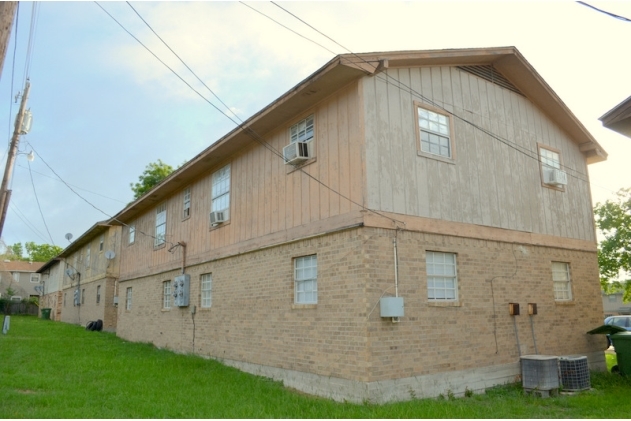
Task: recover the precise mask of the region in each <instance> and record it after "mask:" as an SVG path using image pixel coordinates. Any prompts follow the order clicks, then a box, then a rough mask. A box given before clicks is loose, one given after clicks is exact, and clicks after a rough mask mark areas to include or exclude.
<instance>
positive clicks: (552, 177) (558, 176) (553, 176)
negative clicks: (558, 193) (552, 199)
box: [543, 168, 567, 187]
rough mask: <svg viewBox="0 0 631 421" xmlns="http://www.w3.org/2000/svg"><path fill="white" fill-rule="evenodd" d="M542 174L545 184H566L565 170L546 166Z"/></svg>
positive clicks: (558, 185)
mask: <svg viewBox="0 0 631 421" xmlns="http://www.w3.org/2000/svg"><path fill="white" fill-rule="evenodd" d="M543 176H544V182H545V183H546V184H552V185H555V186H557V187H561V186H565V185H566V184H567V174H566V172H565V171H561V170H557V169H556V168H546V169H545V171H544V172H543Z"/></svg>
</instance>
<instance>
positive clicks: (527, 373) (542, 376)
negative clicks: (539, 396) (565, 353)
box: [521, 355, 559, 392]
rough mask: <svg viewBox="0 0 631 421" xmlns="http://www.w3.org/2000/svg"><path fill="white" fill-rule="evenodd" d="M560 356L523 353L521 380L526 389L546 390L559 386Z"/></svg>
mask: <svg viewBox="0 0 631 421" xmlns="http://www.w3.org/2000/svg"><path fill="white" fill-rule="evenodd" d="M558 365H559V358H558V357H556V356H552V355H523V356H522V357H521V382H522V386H523V388H524V390H529V391H534V390H536V391H545V392H549V391H551V390H556V389H558V388H559V367H558Z"/></svg>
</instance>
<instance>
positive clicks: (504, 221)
mask: <svg viewBox="0 0 631 421" xmlns="http://www.w3.org/2000/svg"><path fill="white" fill-rule="evenodd" d="M387 75H388V76H391V78H388V79H387V78H386V75H385V74H383V73H382V74H380V75H377V76H375V77H372V78H368V77H367V78H364V82H363V85H362V86H363V87H364V88H363V91H364V92H363V95H364V98H365V104H364V109H365V116H364V119H365V124H366V128H365V130H366V166H367V169H366V176H367V187H366V191H367V204H368V207H369V208H371V209H375V210H383V211H390V212H396V213H401V214H408V215H417V216H423V217H429V218H437V219H444V220H448V221H457V222H464V223H471V224H477V225H486V226H492V227H500V228H505V229H511V230H519V231H526V232H534V233H540V234H549V235H555V236H561V237H568V238H577V239H584V240H588V241H595V238H594V229H593V215H592V209H591V202H590V193H589V185H588V184H589V181H588V175H587V166H586V162H585V158H584V157H583V155H582V154H581V153H580V151H579V148H578V146H577V145H576V144H575V143H574V142H572V140H571V138H570V137H569V136H568V135H567V134H566V133H565V132H564V131H563V130H562V129H561V128H560V127H558V126H557V125H556V124H555V123H554V122H552V121H551V120H550V119H549V118H548V117H547V116H546V115H544V114H543V113H542V112H541V111H540V110H539V109H538V108H537V107H536V106H535V105H534V104H532V103H531V102H530V101H529V100H528V99H527V98H525V97H523V96H521V95H519V94H516V93H514V92H512V91H510V90H508V89H505V88H502V87H500V86H497V85H494V84H492V83H491V82H488V81H486V80H484V79H481V78H479V77H477V76H475V75H472V74H470V73H467V72H464V71H461V70H458V69H457V68H455V67H426V68H409V69H408V68H405V69H388V70H387ZM394 80H398V81H400V82H401V85H398V84H396V82H393V81H394ZM404 85H406V86H407V87H406V86H404ZM408 87H411V89H412V91H413V93H411V92H410V89H409V88H408ZM421 95H422V96H423V97H425V98H428V99H429V100H431V101H433V102H435V103H436V104H438V105H439V106H441V107H444V108H445V109H447V110H448V111H450V112H453V113H455V114H456V115H458V116H460V117H462V119H464V120H467V121H469V122H471V123H473V124H475V125H476V126H480V127H482V128H484V129H485V130H487V131H489V132H491V133H493V134H496V135H498V136H499V137H500V138H502V139H506V140H507V141H508V142H507V143H509V144H510V146H507V145H506V144H504V143H502V142H501V141H500V140H497V139H494V138H493V137H491V136H489V135H488V134H486V133H484V132H483V131H481V130H479V129H477V128H475V127H474V126H472V125H471V124H467V123H466V122H464V121H463V120H461V119H458V118H453V117H452V118H453V119H454V133H453V135H452V136H453V139H454V142H453V145H454V146H453V147H454V154H455V155H454V156H455V159H454V163H453V164H452V163H446V162H442V161H439V160H436V159H431V158H427V157H424V156H418V155H417V153H416V151H417V145H416V142H418V140H417V135H416V125H415V118H416V112H415V108H414V101H419V102H421V103H426V101H425V100H423V99H422V98H421ZM537 143H541V144H544V145H548V146H550V147H552V148H556V149H559V150H560V151H561V160H562V164H563V165H564V166H565V167H567V168H564V170H565V171H566V172H567V174H568V184H567V186H566V187H565V191H564V192H561V191H557V190H554V189H550V188H546V187H543V186H542V185H541V176H540V171H539V162H538V151H537ZM527 155H530V156H527ZM533 158H534V159H533Z"/></svg>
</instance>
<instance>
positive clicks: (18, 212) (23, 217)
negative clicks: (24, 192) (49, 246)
mask: <svg viewBox="0 0 631 421" xmlns="http://www.w3.org/2000/svg"><path fill="white" fill-rule="evenodd" d="M9 206H10V207H11V208H15V209H13V210H15V211H16V213H15V216H17V217H18V218H19V219H20V220H21V221H22V222H23V223H24V225H26V227H27V228H28V229H30V230H31V231H33V233H34V234H35V235H36V236H38V237H39V238H40V239H42V240H43V242H46V241H48V240H47V239H46V236H45V235H44V234H42V233H41V232H39V230H38V229H37V228H35V225H33V223H32V222H31V221H29V220H28V218H27V217H26V215H24V212H22V211H21V210H20V208H18V207H17V205H16V204H15V203H11V202H10V203H9Z"/></svg>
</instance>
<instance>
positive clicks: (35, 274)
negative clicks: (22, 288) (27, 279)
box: [31, 273, 39, 283]
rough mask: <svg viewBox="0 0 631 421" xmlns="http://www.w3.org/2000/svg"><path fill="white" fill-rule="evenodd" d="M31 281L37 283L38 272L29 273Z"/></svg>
mask: <svg viewBox="0 0 631 421" xmlns="http://www.w3.org/2000/svg"><path fill="white" fill-rule="evenodd" d="M31 282H33V283H39V273H31Z"/></svg>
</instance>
